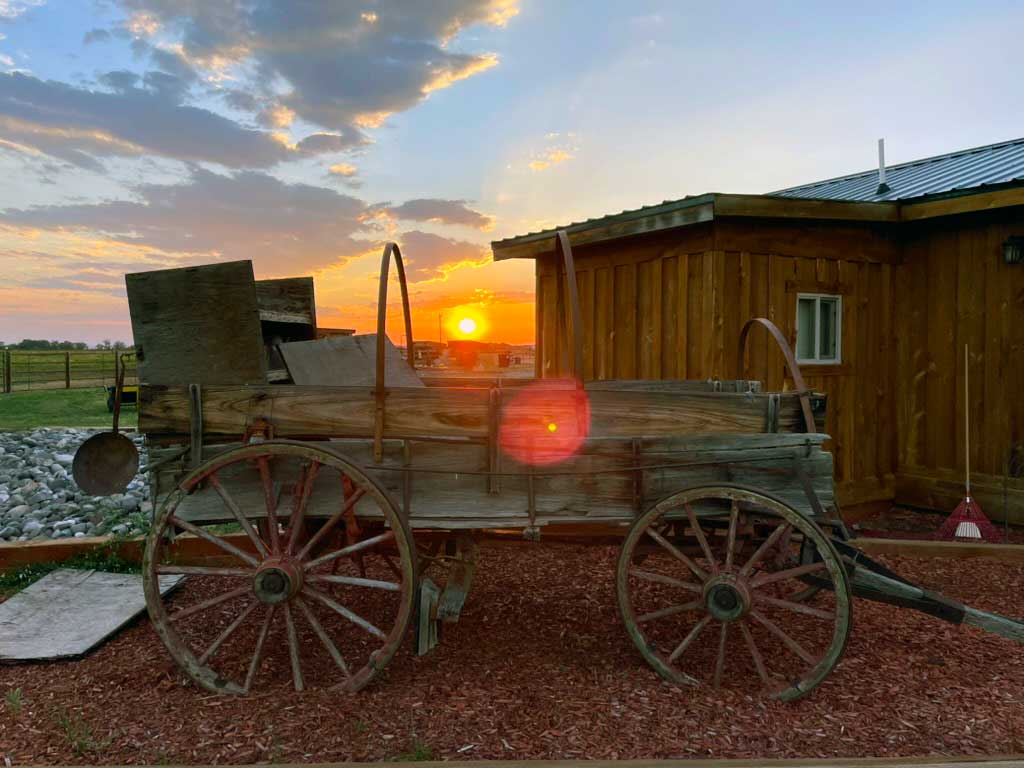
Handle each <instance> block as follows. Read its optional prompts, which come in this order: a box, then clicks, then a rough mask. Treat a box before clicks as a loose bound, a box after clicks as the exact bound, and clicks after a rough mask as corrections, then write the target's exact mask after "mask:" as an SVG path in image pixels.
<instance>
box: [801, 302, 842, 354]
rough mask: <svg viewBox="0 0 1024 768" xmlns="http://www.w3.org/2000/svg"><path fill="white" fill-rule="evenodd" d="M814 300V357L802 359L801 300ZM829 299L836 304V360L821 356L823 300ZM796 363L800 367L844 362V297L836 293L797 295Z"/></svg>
mask: <svg viewBox="0 0 1024 768" xmlns="http://www.w3.org/2000/svg"><path fill="white" fill-rule="evenodd" d="M801 299H813V300H814V315H813V317H814V357H809V358H805V357H800V339H799V336H800V300H801ZM822 299H829V300H830V301H835V303H836V356H835V358H834V359H832V358H829V359H827V360H823V359H821V358H820V357H819V355H820V354H821V300H822ZM795 323H796V333H797V343H796V351H797V358H796V361H797V362H798V363H800V365H840V364H841V363H842V362H843V297H842V296H840V295H838V294H834V293H798V294H797V295H796V319H795Z"/></svg>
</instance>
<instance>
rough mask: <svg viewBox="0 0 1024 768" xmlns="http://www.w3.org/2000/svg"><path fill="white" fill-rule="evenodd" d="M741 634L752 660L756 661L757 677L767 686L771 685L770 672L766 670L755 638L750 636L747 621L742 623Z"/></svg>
mask: <svg viewBox="0 0 1024 768" xmlns="http://www.w3.org/2000/svg"><path fill="white" fill-rule="evenodd" d="M740 633H741V634H742V635H743V640H744V642H746V644H747V648H748V649H749V650H750V658H752V659H753V660H754V667H755V668H756V669H757V676H758V677H760V678H761V682H763V683H764V684H765V685H771V683H770V682H769V680H768V671H767V670H766V669H765V668H764V659H763V658H762V657H761V652H760V651H759V650H758V649H757V643H755V642H754V636H753V635H752V634H750V627H748V626H747V622H746V621H741V622H740Z"/></svg>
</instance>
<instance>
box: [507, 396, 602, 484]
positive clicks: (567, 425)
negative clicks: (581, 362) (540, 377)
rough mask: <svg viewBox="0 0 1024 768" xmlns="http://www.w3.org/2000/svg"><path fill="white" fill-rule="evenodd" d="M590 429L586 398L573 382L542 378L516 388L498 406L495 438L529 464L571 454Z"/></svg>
mask: <svg viewBox="0 0 1024 768" xmlns="http://www.w3.org/2000/svg"><path fill="white" fill-rule="evenodd" d="M589 432H590V401H589V399H588V398H587V393H586V392H585V391H584V390H582V389H577V388H576V386H575V383H574V382H564V381H554V380H545V381H538V382H535V383H533V384H528V385H527V386H525V387H522V388H521V389H519V390H518V391H517V392H516V394H515V396H514V397H512V398H511V399H510V400H509V401H508V402H507V403H506V405H505V407H504V408H503V409H502V412H501V426H500V430H499V440H500V442H501V448H502V450H503V451H504V452H505V453H507V454H508V455H509V456H511V457H512V458H513V459H515V460H517V461H520V462H522V463H523V464H529V465H531V466H543V465H548V464H557V463H558V462H561V461H565V460H566V459H568V458H570V457H572V456H573V455H575V454H576V452H577V451H578V450H579V449H580V446H581V445H582V444H583V441H584V440H586V438H587V435H588V434H589Z"/></svg>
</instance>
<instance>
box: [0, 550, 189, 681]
mask: <svg viewBox="0 0 1024 768" xmlns="http://www.w3.org/2000/svg"><path fill="white" fill-rule="evenodd" d="M183 578H184V577H183V576H161V577H160V591H161V593H163V594H166V593H167V592H169V591H170V590H172V589H174V587H176V586H177V585H178V584H179V583H180V582H181V580H182V579H183ZM145 608H146V598H145V595H143V592H142V577H141V576H140V575H138V574H134V573H103V572H101V571H80V570H71V569H60V570H56V571H53V572H51V573H48V574H47V575H46V576H44V577H43V578H41V579H39V581H37V582H35V583H34V584H31V585H29V586H28V587H26V588H25V589H23V590H22V591H21V592H19V593H17V594H16V595H14V596H13V597H11V598H9V599H8V600H6V601H5V602H3V603H0V662H20V661H36V660H42V659H47V660H50V659H67V658H75V657H77V656H82V655H83V654H86V653H88V652H89V651H90V650H92V649H93V648H95V647H96V646H97V645H99V644H100V643H101V642H103V641H104V640H105V639H106V638H107V637H109V636H110V635H112V634H113V633H114V632H117V630H119V629H120V628H121V627H123V626H125V625H126V624H128V623H129V622H130V621H132V619H134V618H135V617H136V616H138V615H139V614H140V613H142V611H144V610H145Z"/></svg>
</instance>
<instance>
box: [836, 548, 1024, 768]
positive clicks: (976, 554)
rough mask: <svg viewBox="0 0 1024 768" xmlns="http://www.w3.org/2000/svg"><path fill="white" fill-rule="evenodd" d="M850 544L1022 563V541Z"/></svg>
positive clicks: (885, 551)
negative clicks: (994, 542) (1017, 542)
mask: <svg viewBox="0 0 1024 768" xmlns="http://www.w3.org/2000/svg"><path fill="white" fill-rule="evenodd" d="M850 544H852V545H853V546H855V547H857V548H858V549H861V550H863V551H864V553H865V554H868V555H896V556H899V557H944V558H949V559H952V560H973V559H975V558H986V559H990V560H1001V561H1003V562H1005V563H1024V544H974V543H972V542H963V541H929V540H924V541H921V540H917V539H869V538H862V539H853V540H851V541H850ZM1022 765H1024V763H1022Z"/></svg>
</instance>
